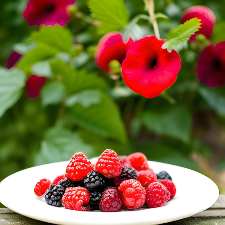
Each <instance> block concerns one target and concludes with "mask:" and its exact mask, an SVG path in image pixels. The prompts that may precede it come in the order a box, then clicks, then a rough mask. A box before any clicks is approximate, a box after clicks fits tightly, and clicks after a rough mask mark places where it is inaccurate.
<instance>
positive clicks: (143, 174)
mask: <svg viewBox="0 0 225 225" xmlns="http://www.w3.org/2000/svg"><path fill="white" fill-rule="evenodd" d="M137 180H138V181H139V182H140V183H141V185H142V186H143V187H145V188H146V187H148V185H149V184H151V183H153V182H157V176H156V174H155V173H154V171H153V170H142V171H138V179H137Z"/></svg>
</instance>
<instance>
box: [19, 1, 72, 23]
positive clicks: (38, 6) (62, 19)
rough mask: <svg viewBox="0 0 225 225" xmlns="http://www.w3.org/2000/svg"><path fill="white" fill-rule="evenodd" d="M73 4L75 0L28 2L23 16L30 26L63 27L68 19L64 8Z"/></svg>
mask: <svg viewBox="0 0 225 225" xmlns="http://www.w3.org/2000/svg"><path fill="white" fill-rule="evenodd" d="M74 3H75V0H30V1H29V2H28V4H27V7H26V9H25V11H24V13H23V16H24V18H25V19H26V20H27V21H28V24H29V25H30V26H33V25H41V24H44V25H45V26H49V25H50V26H54V25H56V24H59V25H60V26H65V25H66V23H67V21H68V20H69V19H70V16H69V15H68V14H67V12H66V8H67V7H68V6H70V5H73V4H74Z"/></svg>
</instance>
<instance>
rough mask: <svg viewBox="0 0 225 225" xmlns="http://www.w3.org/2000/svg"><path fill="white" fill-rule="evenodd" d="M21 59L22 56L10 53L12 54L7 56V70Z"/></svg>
mask: <svg viewBox="0 0 225 225" xmlns="http://www.w3.org/2000/svg"><path fill="white" fill-rule="evenodd" d="M21 57H22V55H20V54H19V53H17V52H12V54H11V55H10V56H9V58H8V60H7V68H8V69H11V68H12V67H13V66H14V65H15V64H16V63H17V61H18V60H19V59H20V58H21Z"/></svg>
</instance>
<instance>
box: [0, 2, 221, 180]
mask: <svg viewBox="0 0 225 225" xmlns="http://www.w3.org/2000/svg"><path fill="white" fill-rule="evenodd" d="M101 2H103V1H95V0H90V1H89V5H90V7H92V8H94V7H97V3H98V4H99V6H98V7H99V8H98V9H101V7H102V6H101ZM107 2H108V3H109V6H110V7H111V10H112V12H113V10H114V8H113V7H120V4H122V6H121V7H124V5H123V1H122V0H121V1H114V0H111V1H110V0H108V1H107ZM87 3H88V1H87V0H77V1H76V5H77V7H78V9H79V11H81V12H82V13H83V14H85V15H87V16H90V11H89V9H88V7H87ZM110 3H112V5H110ZM26 4H27V1H26V0H7V1H6V0H3V1H0V8H1V14H0V21H1V23H0V64H1V66H2V67H6V61H7V58H8V56H9V55H10V53H11V52H12V50H13V49H14V50H15V49H16V50H19V51H20V52H22V53H23V54H25V53H26V54H25V55H24V57H23V58H22V60H20V62H19V63H18V64H17V67H18V68H15V69H12V70H7V69H3V68H1V70H0V116H1V118H0V128H1V129H0V180H2V179H4V178H5V177H7V176H8V175H10V174H12V173H14V172H16V171H19V170H21V169H24V168H28V167H31V166H35V165H40V164H45V163H51V162H56V161H62V160H69V159H70V157H71V156H72V155H73V154H74V153H75V152H78V151H82V152H84V153H85V154H86V155H87V156H88V157H93V156H98V155H99V154H101V153H102V152H103V150H105V149H106V148H111V149H114V150H115V151H117V153H118V154H120V155H121V154H122V155H125V154H130V153H132V152H136V151H141V152H143V153H145V154H146V155H147V157H148V159H149V160H155V161H160V162H166V163H171V164H175V165H180V166H184V167H187V168H190V169H194V170H197V171H200V172H203V173H205V171H202V170H201V168H199V166H198V164H197V163H196V162H194V161H193V160H192V159H191V157H190V156H191V154H192V153H193V152H197V153H199V154H200V155H201V156H203V158H205V159H206V160H207V161H208V162H209V164H210V165H211V167H212V168H214V169H216V170H222V169H224V168H225V163H224V162H225V161H224V159H225V151H224V146H225V141H224V138H223V137H224V128H225V93H224V87H219V88H213V89H211V88H209V87H207V86H206V85H203V84H201V83H200V82H199V80H198V78H197V76H196V72H195V68H196V63H197V60H198V57H199V54H200V52H201V43H198V42H196V43H194V44H191V45H189V48H186V49H183V50H182V51H180V56H181V60H182V69H181V71H180V72H179V74H178V79H177V81H176V83H175V84H174V85H173V86H172V87H171V88H169V89H168V90H166V92H165V93H164V94H163V95H161V96H159V97H157V98H154V99H145V98H144V97H142V96H139V95H137V94H135V93H133V92H132V91H131V90H129V89H128V88H127V87H126V86H125V85H124V83H123V81H122V79H120V80H119V81H116V82H115V81H114V80H112V79H111V78H110V77H109V76H108V75H107V74H106V73H105V72H103V71H102V70H100V69H98V68H97V67H96V64H95V60H94V52H95V48H96V46H97V43H98V41H99V39H100V38H101V37H102V35H103V34H105V33H106V32H109V31H112V30H117V31H119V30H122V29H123V31H122V32H123V33H125V34H129V35H132V36H133V37H134V38H136V39H139V38H141V37H144V36H146V35H150V34H153V29H152V26H151V24H149V22H148V21H146V20H139V22H138V23H137V24H128V25H127V23H128V22H129V21H132V19H134V18H135V17H136V16H137V15H139V14H145V15H148V12H147V11H146V9H145V7H144V3H143V1H142V0H125V6H126V9H125V8H123V9H121V10H122V11H116V13H117V14H118V15H121V16H120V17H121V20H119V21H116V20H115V18H114V16H113V14H112V15H111V16H108V18H107V19H108V21H104V20H105V15H102V17H101V16H98V13H97V12H96V10H92V11H93V12H92V15H93V18H94V19H96V20H100V21H102V25H101V26H100V27H97V26H94V25H91V24H90V23H88V22H87V19H86V20H85V18H83V19H82V18H77V17H76V16H75V17H73V18H71V20H70V21H69V22H68V24H67V26H66V27H59V26H55V27H54V28H51V27H42V28H41V30H40V31H38V29H37V27H29V26H28V25H27V21H26V20H25V19H24V18H23V16H22V13H23V11H24V9H25V7H26ZM113 4H115V5H113ZM116 4H117V5H116ZM92 5H94V6H92ZM155 5H156V6H155V7H156V13H164V14H165V15H167V16H168V17H169V19H168V20H167V19H164V18H159V19H158V24H159V29H160V34H161V38H166V36H167V34H168V32H169V31H170V30H171V29H172V28H174V27H175V26H177V25H179V23H180V19H181V15H182V12H183V10H185V9H186V8H188V7H190V6H193V5H206V6H208V7H210V8H211V9H212V10H213V11H214V13H215V15H216V18H217V23H216V25H215V28H214V31H213V34H212V37H211V41H212V42H213V43H214V44H216V43H218V42H221V41H225V32H224V30H225V14H224V11H225V2H224V1H210V0H204V1H203V0H186V1H180V0H174V1H173V0H157V1H155ZM124 10H125V11H124ZM126 10H127V11H126ZM100 11H102V10H100ZM123 12H124V13H123ZM96 13H97V15H96ZM106 14H107V11H106ZM118 18H119V16H118ZM89 19H90V18H89ZM104 23H106V25H104ZM109 24H111V26H109ZM126 25H127V26H126ZM125 26H126V27H125ZM18 43H19V44H18ZM75 43H79V44H76V45H75ZM15 44H17V45H15ZM19 69H20V70H19ZM31 74H36V75H39V76H45V77H46V79H47V81H46V82H45V85H44V87H43V88H42V91H41V94H40V96H39V97H38V98H36V99H29V98H28V97H27V93H26V90H25V88H24V87H25V82H26V80H27V78H28V77H29V76H30V75H31ZM207 175H208V174H207Z"/></svg>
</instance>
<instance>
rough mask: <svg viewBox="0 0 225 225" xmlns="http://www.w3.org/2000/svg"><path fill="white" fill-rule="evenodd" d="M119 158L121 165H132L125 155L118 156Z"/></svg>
mask: <svg viewBox="0 0 225 225" xmlns="http://www.w3.org/2000/svg"><path fill="white" fill-rule="evenodd" d="M119 160H120V163H121V165H122V166H124V167H132V166H131V163H130V160H129V159H128V157H127V156H119Z"/></svg>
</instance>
